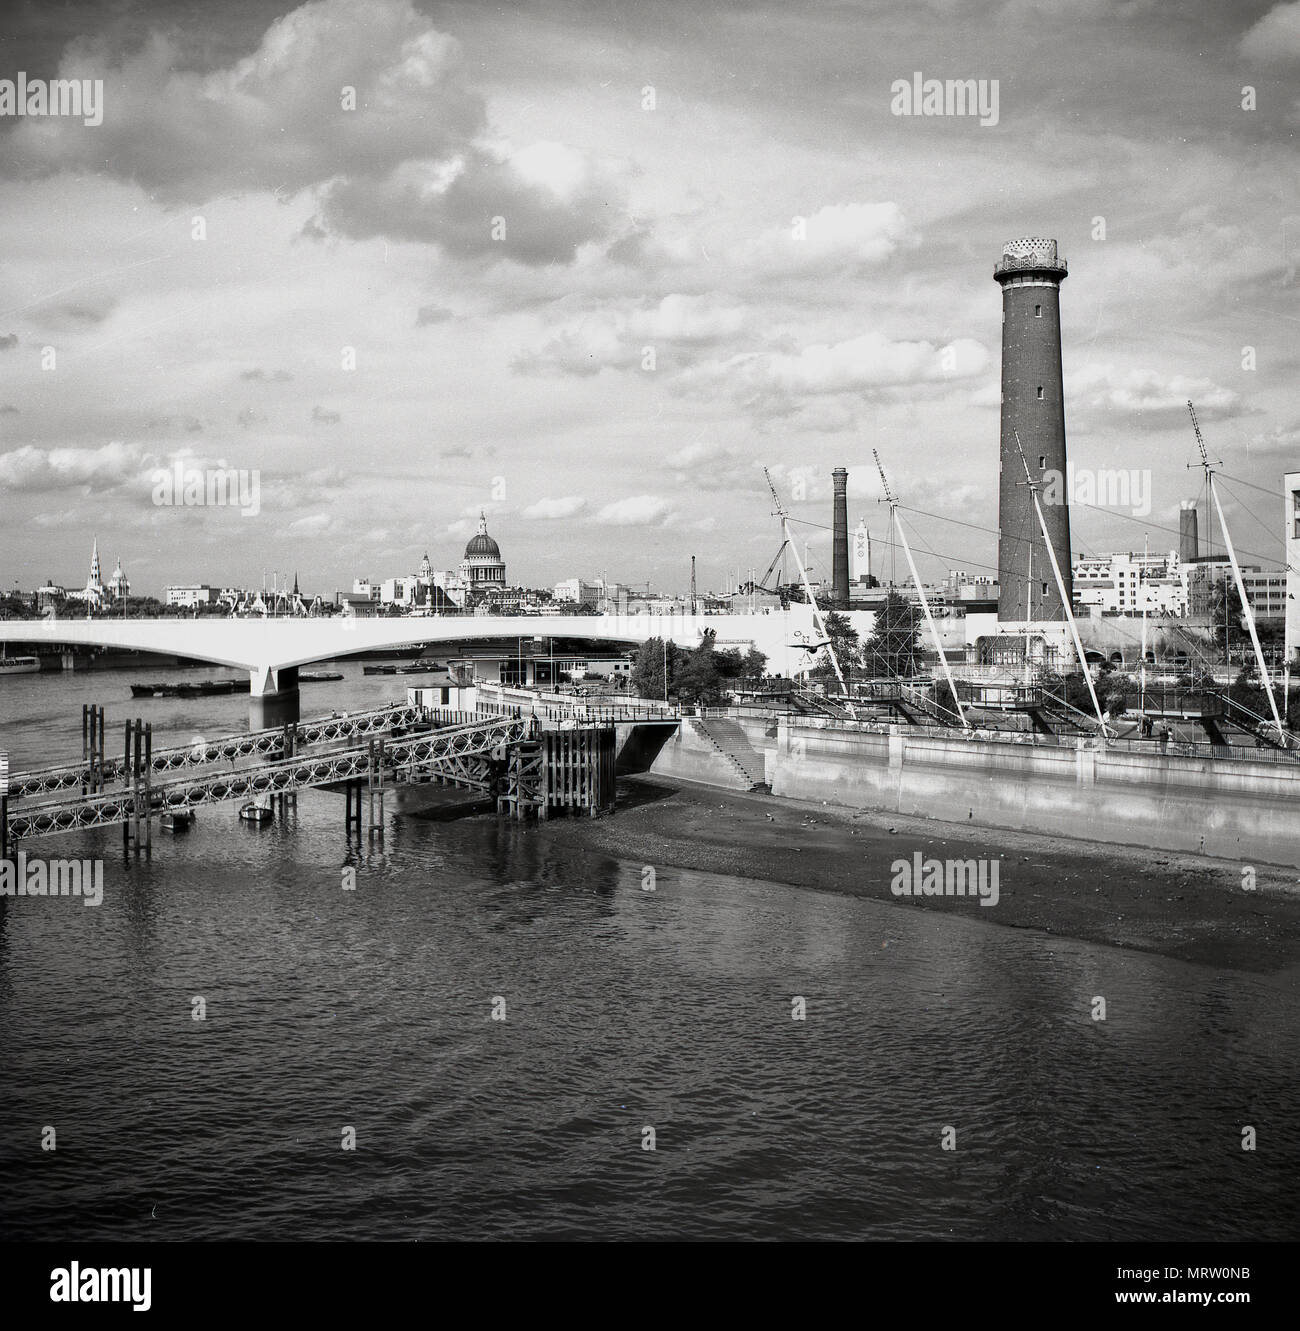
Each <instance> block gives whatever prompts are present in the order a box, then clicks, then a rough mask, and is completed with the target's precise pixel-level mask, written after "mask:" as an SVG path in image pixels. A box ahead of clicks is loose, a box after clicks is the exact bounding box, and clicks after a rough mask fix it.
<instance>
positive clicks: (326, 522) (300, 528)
mask: <svg viewBox="0 0 1300 1331" xmlns="http://www.w3.org/2000/svg"><path fill="white" fill-rule="evenodd" d="M331 521H332V519H331V518H330V515H329V514H328V513H311V514H309V515H308V516H307V517H305V518H298V519H297V520H296V521H294V522H291V523H290V524H289V530H290V531H294V532H298V533H300V534H301V535H303V536H317V535H319V534H320V533H321V532H323V531H327V530H328V529H329V526H330V523H331Z"/></svg>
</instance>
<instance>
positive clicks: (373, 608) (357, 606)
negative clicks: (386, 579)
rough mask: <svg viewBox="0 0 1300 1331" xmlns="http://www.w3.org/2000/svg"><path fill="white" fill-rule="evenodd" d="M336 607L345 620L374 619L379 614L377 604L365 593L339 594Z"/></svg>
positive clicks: (367, 592)
mask: <svg viewBox="0 0 1300 1331" xmlns="http://www.w3.org/2000/svg"><path fill="white" fill-rule="evenodd" d="M338 606H339V610H340V613H341V614H342V615H343V616H344V618H346V619H374V618H375V616H376V615H378V614H379V609H380V606H379V602H378V601H377V600H376V599H375V598H374V597H373V596H371V595H370V593H369V591H365V592H339V593H338Z"/></svg>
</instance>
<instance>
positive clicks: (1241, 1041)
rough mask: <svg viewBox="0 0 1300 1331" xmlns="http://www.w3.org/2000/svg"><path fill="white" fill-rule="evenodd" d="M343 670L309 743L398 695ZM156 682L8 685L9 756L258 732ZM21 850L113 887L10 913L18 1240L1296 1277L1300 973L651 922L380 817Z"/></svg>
mask: <svg viewBox="0 0 1300 1331" xmlns="http://www.w3.org/2000/svg"><path fill="white" fill-rule="evenodd" d="M331 668H334V667H331ZM340 668H342V669H344V670H345V671H346V672H347V674H348V678H347V679H346V680H345V681H343V682H341V683H339V684H320V685H305V686H304V687H303V714H304V715H305V716H310V715H317V714H321V713H328V712H329V711H331V710H356V709H359V708H361V707H363V706H369V705H374V704H376V703H378V702H382V701H385V700H388V699H390V698H394V697H400V696H402V695H403V694H404V684H403V682H402V681H401V680H400V679H398V680H394V679H381V678H375V677H371V678H369V679H363V678H362V676H361V674H360V667H359V666H357V665H355V664H352V665H346V666H343V667H340ZM144 673H145V674H146V675H147V677H149V678H190V679H192V678H197V677H199V676H198V675H196V673H195V672H193V671H185V672H167V671H151V672H144ZM206 673H209V674H214V675H220V674H221V673H222V672H220V671H217V672H206ZM138 677H139V676H138V675H136V674H129V675H128V674H119V673H118V672H112V673H108V672H106V673H104V674H91V675H77V676H62V677H55V676H45V677H35V676H29V677H23V676H16V677H10V678H6V679H0V746H2V747H5V748H7V749H8V751H9V753H10V755H11V758H12V760H13V765H14V767H15V768H22V767H28V766H33V765H37V764H39V763H49V762H55V761H60V760H63V759H65V758H66V759H74V758H76V757H77V756H78V755H79V752H80V713H81V703H82V702H83V701H91V700H93V701H99V702H103V703H104V704H105V707H106V715H107V719H108V727H109V736H110V741H109V746H108V747H109V752H110V753H111V754H112V753H115V752H116V750H117V748H118V747H119V746H120V742H121V722H122V721H123V720H124V719H125V718H126V717H127V716H134V715H139V716H142V717H144V718H145V719H149V720H152V721H153V722H154V724H155V733H156V735H157V736H158V738H157V739H156V741H155V742H156V743H165V742H168V741H169V740H175V741H176V742H184V741H187V740H190V739H192V738H193V737H194V736H195V735H199V734H202V735H204V736H206V737H211V736H213V735H215V734H220V733H227V732H229V731H230V730H233V729H237V728H241V727H243V726H244V725H245V724H246V721H247V714H248V699H247V697H234V698H223V699H213V700H207V701H204V702H199V703H192V702H183V701H179V700H164V699H157V700H141V701H138V702H136V703H132V702H131V701H130V699H129V697H123V695H125V694H128V693H129V690H128V688H127V684H128V681H129V679H131V678H138ZM616 816H617V815H616ZM38 848H39V853H41V854H44V855H59V856H64V857H78V858H80V857H102V858H103V859H104V861H105V868H104V882H105V890H104V901H103V904H102V905H101V906H99V907H98V908H90V907H86V906H85V905H83V904H82V903H81V902H80V901H78V900H76V899H71V898H56V899H41V898H36V899H27V898H23V899H13V900H0V1078H2V1081H0V1122H3V1128H0V1171H2V1173H0V1177H3V1187H0V1237H4V1238H79V1239H119V1238H131V1239H139V1238H144V1239H161V1240H188V1239H219V1238H241V1239H290V1238H306V1239H314V1238H320V1239H354V1238H377V1239H439V1238H485V1237H546V1238H628V1239H631V1238H669V1237H685V1238H745V1237H755V1238H786V1239H794V1238H855V1239H862V1238H867V1239H884V1238H920V1239H935V1238H960V1239H1121V1238H1122V1239H1241V1238H1261V1239H1294V1238H1296V1237H1297V1236H1300V1201H1298V1200H1297V1190H1296V1186H1295V1184H1296V1180H1297V1178H1300V1139H1298V1138H1297V1134H1296V1132H1295V1121H1296V1110H1297V1105H1300V1056H1298V1053H1297V1050H1298V1048H1300V1041H1298V1040H1297V1034H1298V1033H1300V975H1297V972H1296V971H1294V970H1293V971H1290V972H1284V973H1280V974H1273V975H1263V976H1261V975H1243V974H1237V973H1231V972H1226V971H1219V970H1216V969H1214V968H1209V967H1202V966H1194V965H1189V964H1186V963H1182V962H1177V961H1171V960H1167V959H1162V958H1157V957H1151V956H1146V955H1141V954H1136V953H1132V952H1126V951H1122V950H1119V949H1112V948H1106V947H1100V946H1096V945H1091V944H1084V943H1076V942H1072V941H1070V940H1066V939H1062V938H1060V937H1057V936H1052V937H1047V936H1045V935H1040V934H1037V933H1034V932H1032V931H1029V930H1019V929H1009V928H1005V927H1001V926H998V925H996V924H988V923H985V922H984V921H982V920H980V919H978V918H977V917H960V918H959V917H949V916H946V915H941V914H939V913H938V912H934V911H929V912H919V911H910V910H906V909H903V908H900V907H895V906H891V905H889V904H885V903H880V902H871V901H863V900H858V899H854V898H848V897H843V896H837V895H833V894H830V893H823V892H817V891H810V890H808V889H804V888H793V887H788V886H784V885H781V884H773V883H764V882H757V881H752V880H743V879H737V878H728V877H722V876H719V875H714V874H707V873H696V872H691V871H686V870H676V869H672V868H667V867H665V868H661V869H659V870H658V871H657V878H656V883H655V890H654V891H653V892H646V891H643V890H642V876H641V868H642V866H641V865H640V864H639V863H637V864H633V863H625V862H621V861H618V860H615V859H610V858H607V857H606V856H604V855H598V854H582V853H575V852H574V851H572V850H569V849H564V848H561V847H559V846H557V845H555V844H554V843H553V842H551V841H550V840H548V836H547V828H546V827H544V826H543V827H538V826H531V827H530V826H524V827H516V826H512V825H509V824H506V823H504V822H498V821H497V820H496V819H495V818H494V817H474V818H464V819H459V820H455V821H444V820H437V819H432V818H428V817H425V816H421V815H419V814H418V813H415V812H411V811H406V812H403V811H400V810H398V809H395V808H394V807H393V804H392V801H391V799H390V805H389V809H388V822H387V828H386V834H385V841H384V845H383V847H382V850H381V849H380V848H379V847H378V846H373V847H371V846H365V847H362V848H360V849H358V848H357V847H356V846H355V844H354V845H352V846H349V844H348V843H347V841H346V840H345V837H344V832H343V816H342V798H341V796H335V795H330V794H326V793H317V792H310V793H306V794H304V795H302V796H300V797H299V800H298V809H297V814H296V818H295V817H293V816H291V818H290V820H289V821H288V822H287V823H285V824H279V823H277V824H275V825H273V826H271V827H269V828H266V829H255V828H252V827H249V826H246V825H244V824H241V823H240V822H239V821H238V820H237V818H236V817H235V811H234V807H233V806H213V807H209V808H204V809H201V810H200V811H199V815H198V822H197V826H196V827H195V828H194V830H193V831H192V832H190V833H189V834H188V835H185V836H179V837H175V838H169V837H165V836H163V835H160V834H159V833H158V832H157V831H155V842H154V852H153V856H152V858H151V859H148V860H146V859H144V858H140V859H138V860H136V859H132V860H130V861H128V860H126V859H124V857H123V854H122V849H121V836H120V832H118V830H117V829H115V828H114V829H108V830H106V831H102V832H87V833H81V834H77V835H75V836H71V837H63V838H58V839H54V840H50V841H45V842H39V843H31V844H30V845H29V846H28V848H27V849H28V851H29V853H31V854H36V853H38ZM349 869H351V870H353V871H355V888H354V889H353V890H346V889H345V887H344V882H345V879H346V871H347V870H349ZM1095 995H1103V996H1105V998H1106V1002H1107V1009H1108V1010H1107V1019H1106V1020H1105V1021H1094V1020H1093V1019H1092V1015H1091V1001H1092V998H1093V996H1095ZM795 997H801V998H803V1000H804V1004H805V1007H806V1015H805V1018H804V1019H803V1020H802V1021H797V1020H793V1019H792V1013H793V1011H794V1006H793V1001H792V1000H793V999H794V998H795ZM196 998H201V999H202V1000H203V1003H204V1005H205V1013H204V1019H203V1020H195V1019H194V1012H195V1003H194V1000H195V999H196ZM500 1000H504V1018H505V1019H504V1020H494V1019H493V1012H494V1007H495V1009H496V1011H497V1013H498V1015H500V1014H501V1012H502V1003H501V1001H500ZM1247 1125H1249V1126H1251V1127H1253V1128H1254V1129H1255V1132H1256V1134H1257V1142H1256V1149H1255V1150H1254V1151H1243V1150H1242V1129H1243V1128H1244V1127H1245V1126H1247ZM48 1127H52V1128H53V1129H54V1130H55V1134H56V1135H55V1144H56V1149H55V1150H53V1151H48V1150H42V1134H43V1132H44V1130H45V1129H46V1128H48ZM349 1128H350V1129H352V1130H353V1131H354V1133H355V1149H353V1150H345V1149H343V1141H344V1136H345V1130H346V1129H349ZM946 1128H951V1129H953V1130H954V1131H955V1145H956V1149H955V1150H949V1151H945V1150H943V1149H941V1140H942V1137H943V1134H944V1130H945V1129H946ZM648 1129H653V1132H654V1141H653V1145H654V1147H655V1149H654V1150H653V1151H651V1150H647V1149H644V1147H645V1145H646V1144H647V1143H648V1142H649V1133H648V1132H647V1130H648Z"/></svg>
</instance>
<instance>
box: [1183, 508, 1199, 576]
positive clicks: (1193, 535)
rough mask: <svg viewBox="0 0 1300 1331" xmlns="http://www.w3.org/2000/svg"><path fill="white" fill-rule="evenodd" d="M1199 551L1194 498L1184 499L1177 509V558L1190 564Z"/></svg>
mask: <svg viewBox="0 0 1300 1331" xmlns="http://www.w3.org/2000/svg"><path fill="white" fill-rule="evenodd" d="M1200 553H1201V542H1200V534H1199V532H1198V530H1197V526H1196V500H1195V499H1184V500H1183V504H1182V507H1181V508H1180V509H1179V511H1178V558H1179V561H1180V562H1181V563H1184V564H1190V563H1192V562H1193V561H1194V560H1195V559H1196V558H1197V556H1198V555H1199V554H1200Z"/></svg>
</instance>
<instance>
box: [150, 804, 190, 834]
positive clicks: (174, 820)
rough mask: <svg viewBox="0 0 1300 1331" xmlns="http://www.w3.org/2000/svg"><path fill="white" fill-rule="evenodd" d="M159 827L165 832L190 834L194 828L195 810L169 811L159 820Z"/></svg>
mask: <svg viewBox="0 0 1300 1331" xmlns="http://www.w3.org/2000/svg"><path fill="white" fill-rule="evenodd" d="M158 826H159V827H161V828H162V830H163V831H164V832H188V831H189V830H190V828H191V827H193V826H194V810H193V809H168V810H167V811H166V812H165V813H164V814H163V816H162V817H161V818H159V819H158Z"/></svg>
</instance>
